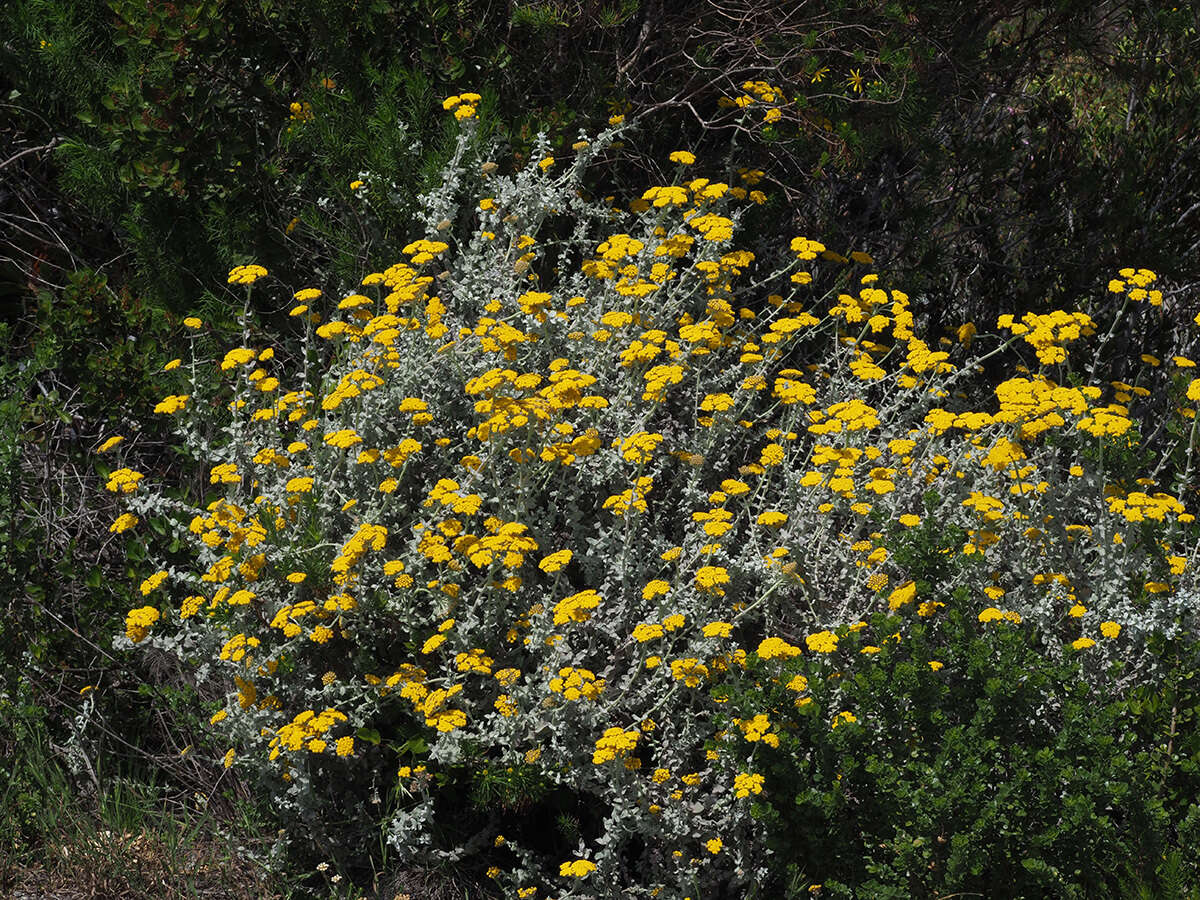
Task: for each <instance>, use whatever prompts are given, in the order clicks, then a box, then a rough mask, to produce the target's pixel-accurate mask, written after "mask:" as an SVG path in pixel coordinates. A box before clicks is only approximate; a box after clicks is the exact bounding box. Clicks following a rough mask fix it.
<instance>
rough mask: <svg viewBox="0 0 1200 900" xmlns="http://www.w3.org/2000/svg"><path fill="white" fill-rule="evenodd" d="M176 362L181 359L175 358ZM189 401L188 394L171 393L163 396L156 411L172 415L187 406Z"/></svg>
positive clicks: (155, 408)
mask: <svg viewBox="0 0 1200 900" xmlns="http://www.w3.org/2000/svg"><path fill="white" fill-rule="evenodd" d="M175 362H176V363H178V362H179V360H175ZM187 402H188V395H187V394H170V395H169V396H166V397H163V399H162V400H160V401H159V402H158V405H157V406H155V407H154V411H155V412H156V413H165V414H166V415H172V414H174V413H177V412H179V410H181V409H183V408H184V407H186V406H187Z"/></svg>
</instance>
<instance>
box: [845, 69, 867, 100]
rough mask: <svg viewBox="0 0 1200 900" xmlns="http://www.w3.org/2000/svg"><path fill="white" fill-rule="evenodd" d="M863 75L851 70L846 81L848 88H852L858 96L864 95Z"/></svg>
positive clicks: (856, 70)
mask: <svg viewBox="0 0 1200 900" xmlns="http://www.w3.org/2000/svg"><path fill="white" fill-rule="evenodd" d="M862 85H863V80H862V75H861V73H860V72H859V70H858V69H851V70H850V76H849V77H848V78H847V79H846V86H847V87H849V88H851V89H852V90H853V91H854V92H855V93H856V94H861V93H862Z"/></svg>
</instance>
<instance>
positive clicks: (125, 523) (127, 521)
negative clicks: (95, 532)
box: [108, 513, 138, 534]
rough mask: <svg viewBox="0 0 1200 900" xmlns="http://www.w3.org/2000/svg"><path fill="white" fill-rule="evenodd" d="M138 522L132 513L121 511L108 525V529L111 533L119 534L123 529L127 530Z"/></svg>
mask: <svg viewBox="0 0 1200 900" xmlns="http://www.w3.org/2000/svg"><path fill="white" fill-rule="evenodd" d="M137 523H138V517H137V516H135V515H134V514H133V513H121V515H119V516H117V518H116V521H115V522H113V523H112V524H111V525H110V526H108V530H109V531H111V532H112V533H113V534H120V533H121V532H123V531H128V530H129V529H130V528H132V527H133V526H134V525H136V524H137Z"/></svg>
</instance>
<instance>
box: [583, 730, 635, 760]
mask: <svg viewBox="0 0 1200 900" xmlns="http://www.w3.org/2000/svg"><path fill="white" fill-rule="evenodd" d="M641 736H642V733H641V732H640V731H638V730H637V729H636V728H630V729H628V730H626V729H624V728H620V727H613V728H608V729H605V731H604V734H603V735H602V736H601V737H599V738H597V739H596V751H595V752H594V753H593V754H592V762H593V763H594V764H595V765H598V766H599V765H603V764H604V763H606V762H611V761H612V760H614V759H616V758H617V757H619V756H624V755H625V754H626V753H629V752H631V751H633V750H634V749H636V748H637V743H638V738H640V737H641Z"/></svg>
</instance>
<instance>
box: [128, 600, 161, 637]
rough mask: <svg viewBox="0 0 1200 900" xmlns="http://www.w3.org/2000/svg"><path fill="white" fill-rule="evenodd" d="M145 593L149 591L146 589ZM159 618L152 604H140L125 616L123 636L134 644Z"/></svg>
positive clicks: (147, 633)
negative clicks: (140, 605)
mask: <svg viewBox="0 0 1200 900" xmlns="http://www.w3.org/2000/svg"><path fill="white" fill-rule="evenodd" d="M147 593H149V592H148V591H147ZM159 618H160V614H159V611H158V610H157V609H155V608H154V607H153V606H142V607H139V608H137V609H132V610H130V611H129V613H128V614H127V615H126V616H125V636H126V637H127V638H129V639H130V640H131V641H133V642H134V643H135V644H137V643H140V642H141V641H144V640H145V639H146V637H147V636H148V635H149V634H150V629H151V628H153V627H154V623H155V622H157V621H158V620H159Z"/></svg>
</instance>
